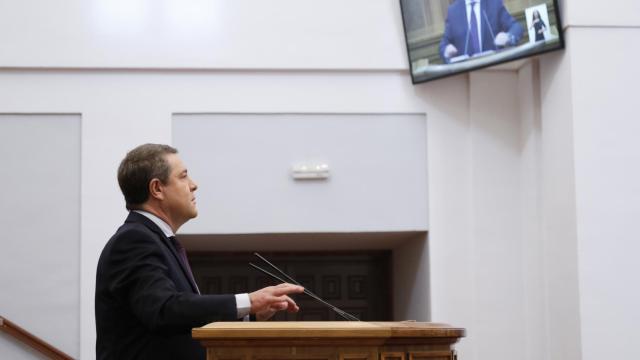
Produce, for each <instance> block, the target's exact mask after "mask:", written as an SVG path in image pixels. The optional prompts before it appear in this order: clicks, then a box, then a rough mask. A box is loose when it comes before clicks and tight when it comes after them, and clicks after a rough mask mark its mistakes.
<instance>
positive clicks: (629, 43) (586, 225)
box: [541, 0, 640, 360]
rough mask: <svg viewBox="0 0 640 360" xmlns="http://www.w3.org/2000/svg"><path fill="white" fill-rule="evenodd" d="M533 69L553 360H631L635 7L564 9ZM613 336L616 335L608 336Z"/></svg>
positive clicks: (636, 293)
mask: <svg viewBox="0 0 640 360" xmlns="http://www.w3.org/2000/svg"><path fill="white" fill-rule="evenodd" d="M567 7H568V8H569V9H568V13H569V16H568V18H567V20H568V23H569V25H570V27H569V29H568V30H567V44H568V47H567V50H566V52H565V54H564V56H561V55H555V56H549V57H547V58H545V59H544V61H542V62H541V82H542V85H541V89H542V99H543V100H542V128H543V137H542V147H543V154H544V155H543V163H544V164H545V165H544V169H543V172H544V173H545V177H544V190H543V197H542V199H543V202H544V203H545V205H544V207H543V208H544V210H543V213H544V215H545V221H544V229H543V230H544V234H543V235H544V236H543V244H544V246H545V263H546V265H547V269H546V270H547V272H548V274H547V278H548V280H547V283H548V285H547V289H546V290H547V291H548V303H549V304H548V306H549V329H550V330H549V338H550V342H551V344H552V346H551V350H552V354H553V355H554V356H552V358H553V359H579V358H582V359H585V360H586V359H601V358H629V359H631V358H638V357H640V349H639V348H638V347H637V345H635V343H634V339H633V335H632V334H634V333H637V331H636V329H635V324H637V323H638V320H640V310H638V308H637V306H636V304H637V303H638V300H639V299H640V290H638V289H637V288H636V287H634V286H633V285H632V284H634V283H635V280H636V279H635V275H634V274H636V273H638V271H639V270H640V267H639V266H638V265H636V264H637V262H636V259H635V258H636V256H635V253H637V251H638V243H637V238H638V237H637V236H636V235H635V230H634V223H635V222H636V221H637V219H638V217H639V216H640V207H639V206H638V205H637V204H638V203H639V201H638V200H640V199H639V195H638V194H640V192H639V191H638V190H639V188H638V180H639V177H640V171H639V170H638V167H637V166H635V164H637V163H638V154H640V145H638V142H637V141H636V140H635V133H636V132H637V131H638V124H637V121H636V120H635V118H636V117H637V116H636V115H635V114H636V110H635V106H634V105H635V102H637V96H635V93H636V91H635V84H636V83H637V82H638V81H639V80H640V72H639V71H638V69H637V65H636V61H635V60H634V59H637V58H638V55H640V54H639V53H640V48H639V47H638V45H637V44H638V42H637V41H634V40H633V39H637V37H638V35H640V31H639V30H638V25H639V22H638V17H637V16H635V14H636V13H637V12H638V11H639V10H640V4H639V3H638V2H637V1H627V0H618V1H613V2H607V3H606V4H603V3H602V2H597V1H592V0H590V1H586V2H576V3H574V2H571V3H570V4H569V5H567ZM611 329H615V330H613V331H612V330H611Z"/></svg>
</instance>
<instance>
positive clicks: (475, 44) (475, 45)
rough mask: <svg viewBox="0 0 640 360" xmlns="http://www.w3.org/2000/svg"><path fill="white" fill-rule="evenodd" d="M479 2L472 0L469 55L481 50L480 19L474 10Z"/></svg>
mask: <svg viewBox="0 0 640 360" xmlns="http://www.w3.org/2000/svg"><path fill="white" fill-rule="evenodd" d="M476 4H477V2H475V1H472V2H471V11H470V12H469V16H470V17H471V20H470V21H469V50H468V51H467V54H468V55H469V56H471V55H473V54H477V53H479V52H480V39H479V37H478V21H477V20H476V12H475V11H474V7H475V5H476Z"/></svg>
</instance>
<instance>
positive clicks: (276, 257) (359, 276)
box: [189, 251, 392, 321]
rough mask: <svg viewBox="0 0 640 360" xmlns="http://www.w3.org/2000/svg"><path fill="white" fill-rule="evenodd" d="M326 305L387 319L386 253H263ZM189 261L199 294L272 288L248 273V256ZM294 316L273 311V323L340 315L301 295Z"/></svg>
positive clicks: (208, 255)
mask: <svg viewBox="0 0 640 360" xmlns="http://www.w3.org/2000/svg"><path fill="white" fill-rule="evenodd" d="M262 255H263V256H265V257H266V258H267V259H269V261H271V262H272V263H274V264H275V265H276V266H278V267H279V268H281V269H282V270H284V271H285V272H286V273H287V274H289V275H290V276H292V277H293V278H294V279H296V280H297V281H298V282H300V283H301V284H303V286H305V287H306V288H308V289H310V290H311V291H313V292H314V293H316V294H317V295H319V296H320V297H322V298H323V299H325V300H327V301H329V302H330V303H331V304H333V305H335V306H337V307H339V308H341V309H343V310H345V311H347V312H349V313H351V314H353V315H355V316H357V317H359V318H360V319H361V320H365V321H389V320H391V308H392V305H391V300H390V298H391V281H390V278H391V274H390V272H391V264H390V261H391V251H370V252H362V251H361V252H357V253H355V252H326V253H323V252H296V253H263V254H262ZM189 258H190V261H191V266H192V269H193V273H194V276H195V278H196V281H197V282H198V285H200V287H201V289H203V290H202V291H203V293H205V294H220V293H233V294H236V293H243V292H251V291H255V290H257V289H260V288H262V287H264V286H268V285H275V282H273V281H272V280H271V279H270V278H268V277H266V276H265V275H263V274H262V273H260V272H258V271H256V270H254V269H251V268H250V267H249V266H248V263H249V262H253V263H255V264H257V265H259V266H261V267H263V268H264V269H267V270H270V269H269V268H268V265H266V264H264V265H263V264H262V263H261V262H260V261H259V260H258V259H257V258H256V257H254V256H253V255H252V254H250V253H224V252H197V253H190V254H189ZM295 300H296V302H297V303H298V305H299V306H300V309H301V310H300V312H299V313H298V314H286V313H279V314H277V315H276V316H274V320H278V321H292V320H306V321H331V320H341V318H340V316H338V315H337V314H335V313H334V312H333V311H330V310H329V309H327V308H326V307H325V306H324V305H322V304H320V303H319V302H317V301H315V300H313V299H312V298H310V297H308V296H306V295H297V296H295Z"/></svg>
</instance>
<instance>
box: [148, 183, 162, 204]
mask: <svg viewBox="0 0 640 360" xmlns="http://www.w3.org/2000/svg"><path fill="white" fill-rule="evenodd" d="M149 197H150V198H154V199H158V200H163V199H164V186H163V185H162V182H161V181H160V179H157V178H154V179H151V181H149Z"/></svg>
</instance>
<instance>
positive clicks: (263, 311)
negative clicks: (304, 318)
mask: <svg viewBox="0 0 640 360" xmlns="http://www.w3.org/2000/svg"><path fill="white" fill-rule="evenodd" d="M303 291H304V288H303V287H302V286H298V285H293V284H287V283H283V284H280V285H276V286H268V287H266V288H263V289H260V290H258V291H254V292H252V293H251V294H249V299H250V300H251V313H252V314H256V319H257V320H258V321H264V320H268V319H270V318H271V317H272V316H273V315H274V314H275V313H277V312H278V311H282V310H287V311H289V312H298V310H300V308H299V307H298V305H296V303H295V301H293V299H291V298H290V297H289V296H287V295H288V294H299V293H301V292H303Z"/></svg>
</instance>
